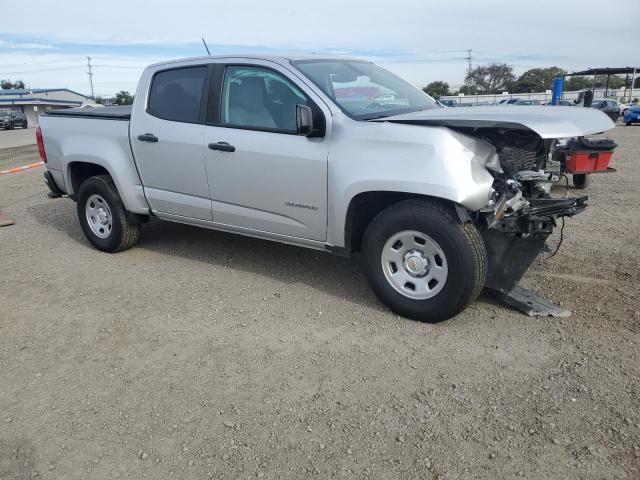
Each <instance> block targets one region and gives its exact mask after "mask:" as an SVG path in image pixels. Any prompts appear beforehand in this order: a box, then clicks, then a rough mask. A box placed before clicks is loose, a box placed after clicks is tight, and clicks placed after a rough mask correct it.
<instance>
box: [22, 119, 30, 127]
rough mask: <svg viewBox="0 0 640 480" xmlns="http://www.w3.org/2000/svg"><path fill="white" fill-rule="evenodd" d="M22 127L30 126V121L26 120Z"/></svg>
mask: <svg viewBox="0 0 640 480" xmlns="http://www.w3.org/2000/svg"><path fill="white" fill-rule="evenodd" d="M22 128H29V123H28V122H27V121H26V120H25V121H24V123H23V124H22Z"/></svg>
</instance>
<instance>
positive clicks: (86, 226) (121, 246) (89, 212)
mask: <svg viewBox="0 0 640 480" xmlns="http://www.w3.org/2000/svg"><path fill="white" fill-rule="evenodd" d="M77 202H78V203H77V212H78V220H79V221H80V226H81V227H82V231H83V232H84V234H85V235H86V237H87V239H88V240H89V241H90V242H91V243H92V244H93V246H94V247H96V248H97V249H98V250H102V251H103V252H119V251H121V250H126V249H128V248H131V247H133V246H134V245H135V244H136V243H137V241H138V239H139V238H140V224H139V223H135V222H132V221H130V218H129V216H128V214H127V211H126V210H125V208H124V205H123V203H122V200H121V199H120V195H119V194H118V190H117V189H116V186H115V185H114V183H113V180H112V179H111V177H110V176H108V175H98V176H95V177H90V178H88V179H87V180H85V181H84V182H83V183H82V185H81V186H80V189H79V190H78V196H77Z"/></svg>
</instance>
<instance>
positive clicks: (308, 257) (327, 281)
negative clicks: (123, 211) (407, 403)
mask: <svg viewBox="0 0 640 480" xmlns="http://www.w3.org/2000/svg"><path fill="white" fill-rule="evenodd" d="M28 212H29V213H30V214H31V215H33V217H34V218H35V219H36V221H37V222H38V223H40V224H43V225H47V226H51V227H53V228H55V229H56V230H58V231H60V232H63V233H65V234H66V235H68V237H69V238H70V239H72V240H73V241H74V242H76V243H78V244H79V245H82V247H84V248H93V247H92V246H91V245H90V243H89V242H88V241H87V240H86V238H85V236H84V234H83V232H82V230H81V229H80V226H79V225H78V222H77V219H76V212H75V204H74V203H72V202H70V201H68V200H66V199H63V200H59V201H50V202H45V203H41V204H38V205H34V206H32V207H30V208H29V209H28ZM135 249H144V250H148V251H151V252H154V253H158V254H162V255H169V256H172V257H180V258H184V259H188V260H190V261H197V262H202V263H206V264H211V265H216V266H220V267H225V268H231V269H234V270H242V271H246V272H250V273H253V274H257V275H264V276H266V277H269V278H272V279H274V280H276V281H278V282H282V283H285V284H294V283H302V284H305V285H308V286H310V287H312V288H314V289H318V290H321V291H324V292H325V293H327V294H329V295H332V296H335V297H339V298H343V299H345V300H348V301H351V302H354V303H357V304H360V305H363V306H368V307H373V308H378V309H380V310H384V309H385V308H384V306H383V305H382V304H381V303H380V302H379V301H378V300H377V298H376V297H375V295H374V294H373V293H372V292H371V291H370V290H369V288H368V286H367V282H366V279H365V277H364V274H363V273H362V271H361V268H360V258H359V257H360V256H359V255H355V256H354V257H352V258H343V257H338V256H335V255H331V254H329V253H326V252H321V251H314V250H309V249H306V248H301V247H295V246H292V245H286V244H283V243H278V242H271V241H267V240H261V239H256V238H251V237H245V236H242V235H234V234H230V233H225V232H219V231H216V230H210V229H206V228H199V227H192V226H189V225H183V224H179V223H173V222H164V221H161V220H157V219H151V221H150V222H149V223H147V224H144V225H143V227H142V234H141V236H140V241H139V243H138V244H137V246H136V247H134V251H135ZM96 254H98V252H96Z"/></svg>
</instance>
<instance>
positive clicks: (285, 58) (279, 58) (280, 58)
mask: <svg viewBox="0 0 640 480" xmlns="http://www.w3.org/2000/svg"><path fill="white" fill-rule="evenodd" d="M225 58H242V59H253V60H270V61H272V62H275V63H280V64H287V63H289V62H293V61H299V60H352V61H353V60H356V61H366V60H363V59H362V58H353V57H341V56H338V55H324V54H309V53H307V54H299V53H296V54H282V55H262V54H235V55H233V54H229V55H206V56H201V57H188V58H178V59H174V60H167V61H164V62H158V63H154V64H152V65H149V66H148V67H147V68H155V67H162V66H165V65H172V64H176V63H187V62H189V63H190V62H197V61H206V60H212V59H214V60H217V59H220V60H221V59H225Z"/></svg>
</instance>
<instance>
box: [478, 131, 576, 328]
mask: <svg viewBox="0 0 640 480" xmlns="http://www.w3.org/2000/svg"><path fill="white" fill-rule="evenodd" d="M467 133H468V132H467ZM474 134H475V135H478V132H477V131H475V132H474ZM482 138H484V139H485V140H487V141H490V142H491V143H492V144H493V145H494V146H495V147H496V152H497V157H498V159H499V161H498V162H492V163H490V164H488V165H487V168H488V169H489V170H490V171H491V172H492V174H493V175H494V182H493V187H492V193H491V200H490V202H489V204H488V205H487V206H486V207H485V208H483V209H481V210H479V211H478V212H476V215H475V224H476V226H477V227H478V229H479V230H480V232H481V234H482V236H483V238H484V241H485V245H486V250H487V257H488V271H487V280H486V283H485V288H487V289H489V290H491V291H493V292H494V293H495V294H496V295H497V296H498V297H499V298H500V299H501V300H503V301H505V302H506V303H508V304H510V305H511V306H513V307H515V308H517V309H519V310H521V311H524V312H525V313H528V314H529V315H554V316H567V315H569V314H570V312H568V311H567V310H564V309H562V308H560V307H558V306H557V305H554V304H552V303H550V302H548V301H546V300H545V299H543V298H541V297H539V296H537V295H536V294H534V293H533V292H530V291H528V290H526V289H524V288H522V287H520V286H519V285H518V282H519V281H520V279H521V278H522V277H523V276H524V274H525V273H526V271H527V270H528V269H529V267H530V266H531V264H532V263H533V262H534V260H535V259H536V258H537V257H538V255H539V254H540V253H541V252H543V251H550V250H549V248H548V246H547V243H546V241H547V238H548V237H549V235H551V233H552V232H553V229H554V228H555V227H556V226H557V225H558V221H561V222H562V224H563V227H564V219H565V217H573V216H574V215H577V214H579V213H580V212H582V211H584V210H585V209H586V208H587V197H586V196H581V197H577V198H568V197H564V198H552V197H551V195H550V190H551V186H552V184H553V183H555V182H557V181H558V178H559V169H558V166H557V165H555V164H554V161H553V156H554V151H553V150H554V147H555V144H556V142H555V141H551V140H542V139H541V138H540V137H538V136H537V135H535V133H533V132H522V131H517V132H513V131H511V132H510V131H502V132H501V131H494V130H492V131H489V132H483V135H482ZM545 169H546V170H545ZM558 247H559V245H558Z"/></svg>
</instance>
